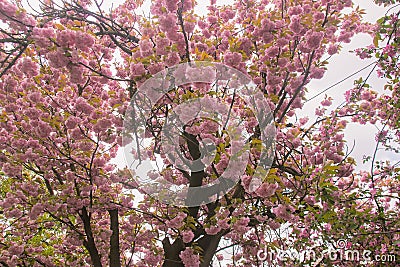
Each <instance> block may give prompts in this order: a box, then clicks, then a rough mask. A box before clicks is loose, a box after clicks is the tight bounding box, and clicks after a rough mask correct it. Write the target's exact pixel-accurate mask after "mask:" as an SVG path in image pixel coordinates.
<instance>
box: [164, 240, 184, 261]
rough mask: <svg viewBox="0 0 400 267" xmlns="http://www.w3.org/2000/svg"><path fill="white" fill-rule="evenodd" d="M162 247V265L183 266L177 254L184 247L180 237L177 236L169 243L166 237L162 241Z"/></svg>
mask: <svg viewBox="0 0 400 267" xmlns="http://www.w3.org/2000/svg"><path fill="white" fill-rule="evenodd" d="M162 244H163V248H164V263H163V265H162V267H184V265H183V263H182V261H181V258H179V254H180V253H181V251H183V250H184V249H185V244H184V243H183V241H182V239H180V238H178V239H176V240H175V241H174V243H172V244H171V243H170V242H169V239H168V237H166V238H164V240H163V241H162Z"/></svg>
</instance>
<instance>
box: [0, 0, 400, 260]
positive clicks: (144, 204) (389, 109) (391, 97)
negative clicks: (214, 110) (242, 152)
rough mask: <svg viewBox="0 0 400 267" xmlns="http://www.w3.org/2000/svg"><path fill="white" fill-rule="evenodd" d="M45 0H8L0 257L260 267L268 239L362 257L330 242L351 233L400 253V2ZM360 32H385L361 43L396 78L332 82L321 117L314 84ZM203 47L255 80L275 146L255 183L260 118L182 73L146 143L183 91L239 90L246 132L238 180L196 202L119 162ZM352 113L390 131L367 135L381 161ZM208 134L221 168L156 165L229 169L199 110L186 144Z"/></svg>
mask: <svg viewBox="0 0 400 267" xmlns="http://www.w3.org/2000/svg"><path fill="white" fill-rule="evenodd" d="M32 2H35V1H32ZM38 2H39V4H38V5H37V6H32V7H29V6H28V5H27V4H24V3H23V2H22V1H19V0H15V1H11V0H0V19H1V21H2V22H1V29H0V77H1V80H0V108H1V110H0V126H1V128H0V170H1V172H0V175H1V180H0V231H1V234H0V266H95V267H100V266H112V267H118V266H122V265H123V266H165V267H167V266H186V267H189V266H190V267H197V266H262V262H261V259H260V257H259V255H258V252H259V250H263V251H264V250H267V251H272V250H276V249H281V250H289V249H291V250H297V251H304V250H307V249H310V248H312V249H313V250H314V251H315V253H316V258H314V259H301V260H300V259H297V258H290V259H286V262H283V261H282V259H267V261H271V260H272V261H273V262H274V263H275V264H277V265H280V266H303V265H306V264H311V265H312V264H315V263H317V262H321V263H323V264H324V266H359V262H355V261H346V260H343V259H341V258H337V259H335V260H332V259H331V258H329V257H327V256H326V255H323V253H322V252H323V251H324V250H326V249H328V248H331V247H332V245H335V244H336V243H335V242H336V241H337V240H339V239H345V240H348V241H349V242H347V246H348V248H351V249H359V250H360V251H362V250H364V249H368V250H371V251H372V253H373V254H374V255H375V254H395V253H396V251H397V253H398V251H399V245H400V241H399V240H400V233H399V229H400V226H399V205H400V202H399V194H398V192H399V190H400V183H399V179H400V176H399V171H400V167H399V162H396V161H394V160H393V161H390V160H387V161H383V160H380V158H379V156H378V154H377V153H378V151H379V150H380V149H382V148H384V149H387V150H390V151H391V152H392V153H393V154H394V155H396V156H397V159H398V153H399V146H398V145H399V141H400V130H399V128H400V118H399V116H400V115H399V112H397V111H398V109H399V108H400V100H399V95H400V94H399V90H400V88H399V67H398V57H399V38H400V35H399V34H400V33H399V31H398V28H399V27H398V23H399V22H398V21H399V12H398V5H399V3H398V1H377V2H379V3H381V4H386V5H388V9H389V10H388V13H387V14H386V15H385V16H384V17H382V18H381V19H380V20H379V21H378V22H377V23H376V24H373V25H372V24H368V23H365V22H364V21H363V20H362V15H363V11H362V10H361V9H359V8H357V7H355V6H354V5H353V3H352V1H351V0H321V1H312V0H303V1H295V0H258V1H256V0H245V1H234V2H233V4H230V5H223V3H219V2H218V3H216V1H214V0H211V1H210V4H209V5H208V6H207V14H206V15H204V16H200V15H198V14H197V13H196V12H195V8H196V2H195V1H191V0H155V1H151V7H150V14H143V12H142V11H143V9H142V5H143V3H142V1H140V0H136V1H135V0H126V1H125V2H123V3H122V4H121V5H119V6H112V8H110V9H107V8H104V7H102V6H101V3H100V1H97V0H71V1H70V0H62V1H51V0H43V1H38ZM221 2H222V1H221ZM396 3H397V4H396ZM32 4H33V3H32ZM391 5H393V6H391ZM396 5H397V6H396ZM390 7H391V8H390ZM396 12H397V13H396ZM358 33H367V34H370V35H371V37H372V38H373V41H372V38H371V45H370V46H368V47H365V48H360V49H357V50H356V52H357V54H358V55H359V56H360V57H361V58H370V57H376V60H377V63H376V67H375V68H374V69H375V70H377V71H378V74H379V75H380V76H381V77H382V78H385V79H386V81H387V84H386V85H385V90H381V88H371V86H369V85H368V83H367V80H368V78H364V79H360V80H358V81H356V83H355V86H354V88H350V89H348V90H346V92H345V98H346V102H345V103H343V105H341V106H340V107H338V108H332V106H331V105H332V101H331V99H330V98H328V97H327V98H326V99H324V100H323V101H322V102H321V105H320V106H319V107H317V108H316V111H315V116H310V117H299V116H297V115H296V111H298V110H300V109H301V108H302V106H303V105H304V101H305V100H306V99H307V97H308V94H307V84H309V83H310V81H311V80H313V79H321V78H322V77H323V76H324V73H325V72H326V71H329V69H328V68H329V65H328V63H329V60H330V58H331V56H333V55H335V54H337V53H339V52H340V50H341V45H342V44H343V43H349V42H350V41H351V39H352V37H353V36H354V35H355V34H358ZM195 61H210V62H221V63H224V64H226V65H228V66H230V67H233V68H235V69H237V70H240V71H241V72H243V73H245V74H247V75H248V76H249V77H251V79H252V80H253V82H254V83H255V84H256V85H257V87H258V88H259V90H260V91H261V92H262V93H263V94H264V96H265V99H266V101H268V104H269V106H270V108H271V110H272V113H273V117H274V125H275V127H276V147H275V152H274V155H273V162H272V166H271V169H270V171H269V172H268V175H265V177H263V181H262V184H261V185H260V186H259V187H258V188H257V190H255V191H252V190H249V183H250V180H251V177H252V174H253V173H254V171H255V169H256V167H257V162H258V160H259V157H260V153H259V151H260V150H259V147H260V132H259V131H257V129H258V128H257V120H255V117H254V114H253V113H252V112H251V111H250V109H249V107H248V106H246V103H244V101H243V100H241V99H235V97H234V96H233V97H232V96H227V95H225V92H224V91H223V90H220V91H217V92H216V91H212V90H211V89H210V86H208V85H207V84H203V83H193V84H188V85H183V86H179V87H176V88H171V90H170V92H169V93H168V94H167V95H166V97H165V98H163V99H162V100H161V101H160V102H158V103H157V105H156V106H155V107H154V108H153V109H152V111H153V112H152V117H150V118H149V120H148V125H147V129H146V132H145V133H144V134H145V135H146V136H148V137H152V138H153V139H154V141H153V142H152V143H151V144H149V146H148V147H147V149H146V150H144V151H142V152H143V153H146V155H147V156H148V157H150V158H151V157H154V154H155V153H161V155H162V154H163V151H162V149H161V150H160V149H159V147H158V145H159V142H160V138H161V137H160V133H161V128H162V126H163V123H164V122H165V120H166V119H167V117H168V116H169V114H170V111H171V110H173V108H174V107H176V106H177V105H178V104H180V103H183V102H184V101H187V100H188V99H196V98H207V97H209V98H210V99H211V98H213V99H218V100H220V101H222V102H224V103H229V104H231V109H232V111H233V112H235V113H236V114H238V116H239V117H240V118H241V119H243V121H245V124H244V129H245V130H246V131H247V132H248V134H249V138H248V140H247V142H248V143H249V147H250V154H249V160H248V163H247V165H246V168H245V171H244V172H243V173H242V174H240V175H241V178H240V182H239V183H238V184H237V185H235V187H234V188H233V189H232V190H231V191H230V192H229V193H228V194H226V195H225V196H223V197H222V198H220V199H218V200H215V201H213V202H211V203H209V204H207V205H201V206H199V207H190V208H184V207H176V206H173V205H166V204H163V203H161V202H159V201H158V200H157V199H153V198H151V197H149V196H147V195H141V194H140V193H139V191H138V190H137V189H139V190H140V185H138V184H137V183H135V181H134V180H133V179H132V175H131V173H130V172H129V171H128V169H118V167H117V166H116V165H115V164H114V163H113V162H115V160H114V161H113V159H115V158H116V157H117V154H118V151H119V149H120V148H121V147H122V146H123V134H124V124H123V123H124V117H125V115H126V114H125V113H126V110H127V109H128V106H129V100H130V98H131V97H132V96H133V95H134V94H135V93H136V92H137V90H140V86H141V85H142V84H143V83H144V82H145V81H146V80H148V79H149V78H151V77H152V76H153V75H154V74H156V73H158V72H160V71H162V70H164V69H165V68H167V67H171V66H174V65H176V64H179V63H183V62H195ZM187 75H196V73H187ZM343 93H344V92H343ZM350 121H351V122H355V123H360V124H367V123H370V124H375V125H377V127H379V129H380V130H379V133H378V134H377V136H376V143H375V144H368V145H371V146H375V147H376V149H375V154H373V155H369V156H368V157H366V158H365V160H366V161H369V162H370V163H371V168H370V170H363V171H355V166H356V162H355V160H354V159H353V158H352V157H351V155H350V153H351V147H350V145H348V144H347V143H346V140H344V139H343V137H344V134H343V132H344V130H345V128H346V125H347V123H348V122H350ZM204 138H209V139H211V140H213V141H214V142H215V143H216V144H217V147H218V150H217V154H216V157H215V158H214V159H213V161H212V162H211V164H210V166H208V167H207V168H205V169H204V170H202V171H199V172H192V173H190V172H186V171H184V170H181V169H179V168H174V166H173V165H172V164H170V166H169V167H168V168H165V169H164V170H161V171H160V175H162V176H163V177H164V179H167V180H170V181H174V182H175V183H177V184H190V185H191V186H199V185H202V184H205V183H207V182H209V181H213V180H215V179H217V178H218V177H219V176H220V175H221V173H222V172H224V170H225V169H226V167H227V165H228V162H229V160H230V156H231V152H232V151H231V144H230V142H229V141H230V140H229V138H227V136H226V132H224V128H223V125H222V126H221V125H216V124H215V123H214V122H213V121H210V120H205V119H203V120H202V119H199V120H194V121H192V123H191V125H188V127H186V128H185V130H184V131H183V133H182V136H181V139H180V140H181V149H182V151H183V152H184V153H185V155H186V157H187V158H190V159H197V158H199V150H200V148H201V147H200V145H199V141H200V140H202V139H204ZM160 151H161V152H160ZM164 161H165V162H166V163H168V160H167V159H165V158H164ZM138 187H139V188H138ZM399 261H400V256H399V255H397V262H396V263H397V264H398V263H399ZM396 263H393V266H395V265H396ZM218 264H219V265H218ZM366 264H367V265H368V264H369V265H370V266H377V265H375V264H376V262H373V261H371V262H367V263H366Z"/></svg>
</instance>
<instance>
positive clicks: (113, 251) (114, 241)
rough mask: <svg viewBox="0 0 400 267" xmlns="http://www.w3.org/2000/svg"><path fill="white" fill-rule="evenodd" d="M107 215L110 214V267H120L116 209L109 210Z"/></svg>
mask: <svg viewBox="0 0 400 267" xmlns="http://www.w3.org/2000/svg"><path fill="white" fill-rule="evenodd" d="M108 213H109V214H110V229H111V231H112V234H111V237H110V255H109V258H110V267H121V258H120V252H119V223H118V209H113V210H109V211H108Z"/></svg>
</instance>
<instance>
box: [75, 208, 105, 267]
mask: <svg viewBox="0 0 400 267" xmlns="http://www.w3.org/2000/svg"><path fill="white" fill-rule="evenodd" d="M79 216H80V217H81V219H82V221H83V227H84V229H85V234H86V240H84V241H83V245H84V246H85V248H86V249H87V250H88V251H89V255H90V259H91V260H92V265H93V267H102V264H101V258H100V254H99V251H98V250H97V247H96V243H95V242H94V237H93V232H92V227H91V226H90V217H89V215H88V212H87V209H86V207H83V208H82V209H81V214H79Z"/></svg>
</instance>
